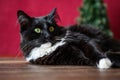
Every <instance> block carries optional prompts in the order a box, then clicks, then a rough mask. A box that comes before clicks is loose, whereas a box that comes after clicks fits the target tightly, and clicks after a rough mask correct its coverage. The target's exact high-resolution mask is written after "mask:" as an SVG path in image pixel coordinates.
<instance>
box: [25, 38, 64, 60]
mask: <svg viewBox="0 0 120 80" xmlns="http://www.w3.org/2000/svg"><path fill="white" fill-rule="evenodd" d="M64 44H65V42H63V40H62V41H60V42H57V43H56V44H54V45H53V46H52V44H51V43H50V42H47V43H44V44H42V45H41V46H40V47H36V48H33V49H32V50H31V52H30V54H29V56H28V57H27V58H26V60H27V61H30V60H36V59H38V58H40V57H43V56H45V55H50V54H51V53H52V52H54V51H55V50H56V49H57V48H58V47H59V46H62V45H64Z"/></svg>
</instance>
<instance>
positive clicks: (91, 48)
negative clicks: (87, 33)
mask: <svg viewBox="0 0 120 80" xmlns="http://www.w3.org/2000/svg"><path fill="white" fill-rule="evenodd" d="M82 48H83V50H84V52H85V55H86V56H87V57H88V58H90V59H91V60H92V61H93V62H94V63H96V65H97V67H98V68H100V69H104V68H105V69H107V68H110V67H111V66H112V62H111V61H110V59H109V58H107V57H106V56H105V55H104V54H103V53H104V52H102V50H100V47H99V46H98V45H97V43H96V42H95V41H94V40H90V41H89V42H88V43H86V44H85V45H84V46H83V47H82Z"/></svg>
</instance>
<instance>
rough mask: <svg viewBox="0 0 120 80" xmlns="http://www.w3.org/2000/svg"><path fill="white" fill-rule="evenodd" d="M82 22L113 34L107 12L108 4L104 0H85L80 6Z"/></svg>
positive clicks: (80, 19) (110, 34)
mask: <svg viewBox="0 0 120 80" xmlns="http://www.w3.org/2000/svg"><path fill="white" fill-rule="evenodd" d="M80 15H81V16H80V18H79V19H78V22H79V23H80V24H90V25H93V26H94V27H96V28H98V29H101V31H103V32H104V33H106V34H107V35H109V36H111V37H112V36H113V34H112V32H111V31H110V28H109V22H108V17H107V13H106V5H105V4H104V2H103V0H83V5H82V7H81V8H80Z"/></svg>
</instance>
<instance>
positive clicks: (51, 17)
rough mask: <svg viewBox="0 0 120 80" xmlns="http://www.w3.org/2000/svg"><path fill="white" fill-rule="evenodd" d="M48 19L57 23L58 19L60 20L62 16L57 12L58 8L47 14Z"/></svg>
mask: <svg viewBox="0 0 120 80" xmlns="http://www.w3.org/2000/svg"><path fill="white" fill-rule="evenodd" d="M47 18H48V20H50V21H52V22H55V23H57V21H60V17H59V15H58V13H57V8H54V9H53V10H52V11H51V12H50V13H49V14H48V16H47Z"/></svg>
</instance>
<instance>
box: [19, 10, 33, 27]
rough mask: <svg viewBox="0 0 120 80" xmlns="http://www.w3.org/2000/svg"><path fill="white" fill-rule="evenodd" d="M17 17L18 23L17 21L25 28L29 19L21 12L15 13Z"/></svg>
mask: <svg viewBox="0 0 120 80" xmlns="http://www.w3.org/2000/svg"><path fill="white" fill-rule="evenodd" d="M17 17H18V21H19V23H20V25H21V26H26V25H28V24H29V23H30V20H31V17H30V16H28V15H27V14H26V13H25V12H23V11H22V10H18V11H17Z"/></svg>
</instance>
